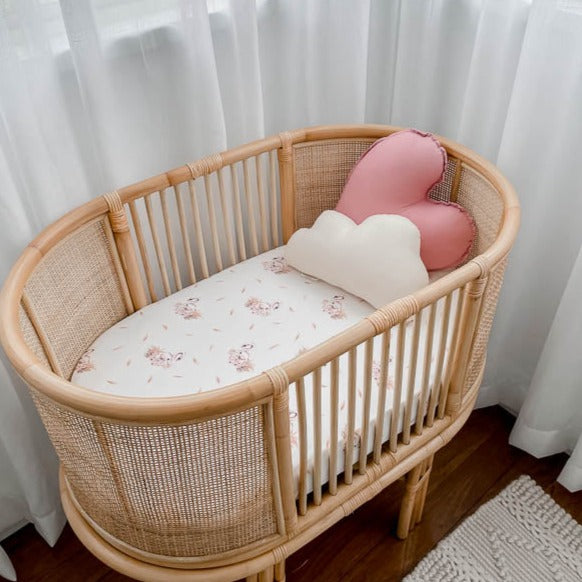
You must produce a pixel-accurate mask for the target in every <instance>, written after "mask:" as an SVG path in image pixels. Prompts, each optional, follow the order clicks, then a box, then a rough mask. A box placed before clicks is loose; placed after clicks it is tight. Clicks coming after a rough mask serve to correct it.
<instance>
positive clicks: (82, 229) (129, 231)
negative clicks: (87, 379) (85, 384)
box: [0, 125, 519, 581]
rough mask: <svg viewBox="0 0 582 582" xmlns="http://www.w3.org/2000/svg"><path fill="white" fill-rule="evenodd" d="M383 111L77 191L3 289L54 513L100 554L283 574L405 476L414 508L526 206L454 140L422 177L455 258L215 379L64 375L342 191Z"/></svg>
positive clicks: (462, 397)
mask: <svg viewBox="0 0 582 582" xmlns="http://www.w3.org/2000/svg"><path fill="white" fill-rule="evenodd" d="M397 129H398V128H393V127H388V126H377V125H365V126H325V127H314V128H308V129H302V130H297V131H292V132H285V133H282V134H280V135H278V136H274V137H271V138H267V139H263V140H260V141H257V142H254V143H251V144H248V145H246V146H243V147H240V148H236V149H233V150H229V151H226V152H223V153H221V154H216V155H213V156H209V157H207V158H204V159H202V160H200V161H198V162H196V163H193V164H188V165H186V166H183V167H180V168H177V169H174V170H171V171H169V172H167V173H165V174H161V175H159V176H156V177H153V178H150V179H148V180H145V181H143V182H139V183H137V184H134V185H132V186H128V187H126V188H122V189H120V190H117V191H115V192H112V193H109V194H106V195H105V196H101V197H99V198H96V199H94V200H92V201H91V202H89V203H87V204H84V205H83V206H81V207H79V208H77V209H76V210H73V211H72V212H70V213H69V214H67V215H66V216H64V217H63V218H61V219H60V220H59V221H57V222H56V223H54V224H53V225H51V226H49V227H48V228H47V229H46V230H45V231H44V232H43V233H41V234H40V235H39V236H38V237H37V238H36V239H35V240H34V241H33V242H32V243H30V245H29V246H28V247H27V248H26V249H25V251H24V253H23V254H22V256H21V257H20V259H19V260H18V262H17V263H16V265H15V266H14V268H13V270H12V272H11V274H10V276H9V277H8V279H7V281H6V284H5V286H4V288H3V291H2V295H1V297H0V321H1V324H0V339H1V342H2V345H3V347H4V349H5V351H6V353H7V355H8V357H9V358H10V360H11V362H12V364H13V365H14V367H15V368H16V370H17V371H18V373H19V374H20V376H21V377H22V378H23V379H24V380H25V381H26V383H27V384H28V386H29V387H30V389H31V393H32V396H33V399H34V401H35V403H36V406H37V408H38V410H39V412H40V415H41V417H42V419H43V422H44V424H45V426H46V428H47V431H48V433H49V435H50V438H51V440H52V442H53V444H54V446H55V448H56V450H57V453H58V455H59V458H60V461H61V496H62V501H63V506H64V508H65V512H66V514H67V517H68V519H69V522H70V524H71V526H72V527H73V529H74V530H75V532H76V534H77V535H78V537H79V538H80V539H81V541H82V542H83V543H84V544H85V545H86V546H87V548H89V550H90V551H91V552H93V553H94V554H95V555H96V556H97V557H98V558H100V559H101V560H102V561H104V562H105V563H107V564H108V565H109V566H111V567H112V568H114V569H116V570H118V571H120V572H122V573H124V574H126V575H128V576H131V577H134V578H136V579H140V580H156V581H157V580H168V581H171V580H200V581H219V580H236V579H238V578H241V577H242V578H244V577H246V578H247V580H257V578H258V580H273V579H275V580H277V581H281V580H284V578H285V572H284V563H285V558H286V557H287V556H288V555H289V554H291V553H292V552H294V551H295V550H297V549H298V548H300V547H301V546H303V545H305V544H306V543H307V542H309V541H310V540H312V539H313V538H315V537H316V536H317V535H318V534H319V533H321V532H322V531H324V530H326V529H327V528H328V527H330V526H331V525H332V524H334V523H335V522H337V521H338V520H340V519H341V518H342V517H343V516H345V515H346V514H349V513H351V512H352V511H354V510H355V509H356V508H357V507H359V506H360V505H362V504H363V503H365V502H366V501H367V500H368V499H370V498H371V497H373V496H374V495H375V494H376V493H378V492H379V491H380V490H382V489H383V488H384V487H386V486H387V485H389V484H390V483H392V482H394V481H395V480H396V479H398V478H400V477H401V476H404V475H407V485H406V490H405V494H404V498H403V500H402V506H401V512H400V518H399V523H398V528H397V534H398V536H399V537H401V538H405V537H406V536H407V534H408V532H409V530H410V529H411V528H412V527H413V526H414V524H415V523H417V522H418V521H419V520H420V518H421V515H422V510H423V505H424V499H425V496H426V491H427V485H428V478H429V476H430V471H431V466H432V459H433V456H434V453H435V452H436V451H437V450H438V449H440V448H441V447H442V446H443V445H444V444H446V443H447V442H448V441H449V440H450V439H451V438H452V437H453V436H454V435H455V434H456V433H457V432H458V430H459V429H460V428H461V426H462V425H463V423H464V422H465V420H466V419H467V417H468V415H469V414H470V412H471V410H472V408H473V405H474V403H475V399H476V396H477V391H478V389H479V385H480V383H481V379H482V374H483V369H484V364H485V355H486V347H487V341H488V336H489V331H490V328H491V323H492V319H493V315H494V312H495V308H496V303H497V296H498V293H499V289H500V286H501V282H502V278H503V271H504V268H505V264H506V258H507V255H508V253H509V250H510V248H511V245H512V243H513V241H514V238H515V235H516V232H517V228H518V223H519V206H518V202H517V199H516V197H515V194H514V191H513V189H512V187H511V185H510V184H509V183H508V182H507V180H506V179H505V178H504V177H503V176H502V175H501V174H500V173H499V172H498V171H497V170H496V169H495V168H494V167H493V166H492V165H491V164H490V163H488V162H487V161H485V160H483V159H482V158H480V157H479V156H477V155H476V154H474V153H473V152H471V151H470V150H468V149H467V148H464V147H462V146H460V145H458V144H455V143H453V142H451V141H449V140H447V139H444V138H439V139H440V141H441V143H442V145H443V146H444V147H445V149H446V150H447V153H448V156H449V161H448V166H447V170H446V174H445V179H444V181H443V182H442V183H441V184H439V185H438V186H437V187H436V188H435V189H433V191H432V192H431V196H432V197H433V198H436V199H441V200H456V201H457V202H458V203H459V204H461V205H462V206H464V207H465V208H466V209H467V210H468V211H469V212H470V213H471V215H472V216H473V218H474V220H475V223H476V226H477V236H476V240H475V243H474V246H473V249H472V252H471V256H470V258H469V260H468V261H467V262H466V263H465V264H464V265H463V266H462V267H460V268H457V269H456V270H454V271H452V272H450V273H447V274H444V275H442V276H441V277H440V278H437V279H436V280H434V281H433V282H432V283H431V284H429V285H428V286H427V287H425V288H423V289H421V290H419V291H418V292H416V293H414V294H413V295H409V296H407V297H404V298H402V299H399V300H397V301H394V302H392V303H390V304H388V305H386V306H384V307H382V308H381V309H378V310H376V311H374V312H372V313H370V314H369V315H367V316H366V317H364V318H362V319H361V320H359V321H358V322H357V323H355V324H354V325H351V326H350V327H349V328H347V329H345V330H344V331H342V332H340V333H339V334H336V335H334V336H333V337H331V338H329V339H327V340H326V341H324V342H322V343H320V344H318V345H316V346H314V347H311V348H310V349H308V350H307V351H305V352H303V353H300V354H299V355H297V356H296V357H293V358H292V359H290V360H288V361H285V362H280V363H279V362H277V365H275V366H274V367H272V368H270V369H268V370H267V371H265V372H263V373H261V374H258V375H255V376H254V377H251V378H249V379H246V380H244V381H241V382H237V383H235V384H231V385H229V386H226V387H222V388H219V389H217V390H210V391H206V392H201V393H198V394H190V395H183V396H173V397H163V396H157V397H153V398H147V397H134V398H129V397H126V396H120V395H116V394H114V393H107V394H103V393H99V392H96V391H93V390H89V389H87V388H82V387H80V386H78V385H75V384H73V383H71V382H70V381H69V380H70V378H71V375H72V373H73V371H74V369H75V366H76V365H77V363H78V361H79V359H80V358H81V357H82V355H83V354H84V353H85V352H86V350H87V348H89V346H90V345H91V344H92V343H93V342H94V341H95V339H96V338H97V337H99V336H100V335H101V334H103V332H105V331H106V330H108V329H109V328H111V327H112V326H114V325H115V324H116V323H118V322H119V321H121V320H122V319H124V318H125V317H127V316H128V315H130V314H132V313H134V312H135V311H139V310H141V309H142V308H144V306H146V305H148V304H150V303H154V302H156V301H158V300H160V299H161V298H163V297H166V296H169V295H170V294H172V293H173V292H175V291H177V290H179V289H182V287H184V286H186V285H190V283H193V282H195V281H196V280H197V279H205V278H207V277H209V276H210V275H212V274H213V273H216V272H220V271H222V270H223V269H229V268H230V267H232V266H233V265H235V264H237V263H239V262H241V261H243V260H245V259H247V258H249V257H252V256H255V255H258V254H260V253H263V252H267V251H269V250H270V249H274V248H276V247H278V246H279V245H281V244H282V243H283V242H285V241H287V240H288V238H289V237H290V235H291V234H292V233H293V232H294V231H295V230H296V229H297V228H301V227H304V226H310V225H311V224H312V223H313V222H314V220H315V218H316V217H317V216H318V215H319V214H320V213H321V212H322V211H323V210H325V209H329V208H333V207H334V206H335V204H336V203H337V200H338V198H339V195H340V192H341V189H342V187H343V184H344V181H345V178H346V176H347V174H348V172H349V170H350V169H351V168H352V166H353V165H354V164H355V162H356V161H357V160H358V158H359V156H360V155H361V154H362V153H363V152H364V151H365V150H366V149H367V148H368V147H369V146H370V145H371V144H372V143H373V142H374V141H375V140H376V139H378V138H380V137H382V136H385V135H387V134H389V133H392V132H394V131H396V130H397ZM437 314H438V317H437ZM437 320H438V323H436V322H437ZM391 343H392V344H396V345H395V346H393V351H392V352H391V350H390V344H391ZM376 345H379V346H381V347H380V348H379V350H380V351H379V352H378V353H379V354H380V356H379V358H380V359H379V362H378V365H377V368H376V369H373V368H374V367H373V355H374V353H375V352H374V349H375V348H374V346H376ZM405 346H406V347H405ZM394 350H395V351H394ZM390 353H393V354H394V357H393V358H390ZM405 353H406V361H408V367H407V368H406V370H405V367H404V366H405V357H404V354H405ZM358 358H359V359H358ZM360 362H364V365H363V366H361V365H360V366H359V367H358V363H360ZM340 368H341V369H343V370H346V373H345V374H340ZM389 370H391V371H390V374H392V376H391V377H392V378H393V379H394V386H393V388H392V389H391V390H386V389H378V390H377V391H376V392H374V398H372V385H373V381H374V380H373V376H374V373H376V374H377V376H378V378H379V384H378V385H379V386H385V385H386V381H387V378H388V374H389ZM403 376H406V377H405V378H403ZM322 378H323V380H322ZM306 379H308V380H309V383H310V386H311V391H310V393H309V394H310V403H309V404H310V406H306V402H305V400H306ZM326 379H327V380H326ZM340 384H341V385H340ZM403 387H405V388H404V389H403ZM356 390H361V393H362V394H361V396H362V398H361V401H362V404H361V405H360V408H359V409H358V415H357V416H358V419H356V404H355V402H356V397H355V393H356ZM113 392H114V390H113ZM324 392H326V400H325V402H326V406H329V407H330V408H329V421H328V422H329V426H330V427H331V428H330V432H329V442H326V443H323V442H322V426H321V425H322V423H321V414H322V412H321V410H322V404H321V403H322V394H323V393H324ZM339 394H346V395H347V397H346V400H345V402H344V404H345V407H346V412H345V414H346V418H347V425H346V434H345V435H344V436H343V437H342V436H341V434H339V433H340V430H339V428H340V427H338V417H339V406H340V401H339V400H340V399H339ZM290 395H291V396H292V398H293V401H294V402H295V403H296V404H295V405H294V407H296V408H297V410H296V411H294V413H295V419H294V422H295V423H296V426H297V427H298V434H297V443H296V446H297V455H298V461H297V467H296V468H297V470H296V471H295V474H294V469H293V460H292V450H291V434H290V423H291V421H290V410H289V400H290ZM311 399H312V402H311ZM387 399H388V400H390V407H388V408H387V402H386V400H387ZM387 410H388V412H386V411H387ZM307 415H309V416H310V421H311V425H312V427H311V428H310V432H309V438H308V430H307V425H308V423H307ZM396 415H397V416H396ZM399 423H400V425H399ZM358 427H359V430H358ZM386 427H388V429H387V431H385V429H386ZM358 443H360V444H361V443H370V447H369V449H368V448H367V447H366V446H358ZM368 452H369V453H370V454H368ZM338 458H340V459H341V461H342V462H341V468H343V472H341V471H340V470H338ZM308 459H309V460H310V461H309V462H308ZM311 460H313V461H311ZM309 463H311V464H309ZM322 463H323V464H324V465H325V469H326V470H325V473H326V475H327V479H326V478H325V476H322V470H321V467H322ZM341 468H340V469H341ZM338 472H340V473H341V474H340V475H339V477H338V476H337V474H338Z"/></svg>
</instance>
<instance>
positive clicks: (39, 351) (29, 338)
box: [18, 305, 50, 368]
mask: <svg viewBox="0 0 582 582" xmlns="http://www.w3.org/2000/svg"><path fill="white" fill-rule="evenodd" d="M18 315H19V321H20V329H21V330H22V335H23V336H24V342H25V343H26V345H27V346H28V347H29V348H30V350H31V351H32V352H33V353H34V354H35V355H36V357H37V358H38V359H39V360H40V361H41V362H42V363H43V364H45V365H46V367H47V368H50V364H49V361H48V359H47V357H46V353H45V351H44V349H43V347H42V343H41V341H40V339H39V337H38V334H37V333H36V331H35V329H34V327H33V325H32V323H31V322H30V319H29V318H28V315H26V311H24V308H23V307H22V305H21V306H20V308H19V310H18Z"/></svg>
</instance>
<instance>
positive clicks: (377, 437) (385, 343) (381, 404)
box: [374, 330, 390, 464]
mask: <svg viewBox="0 0 582 582" xmlns="http://www.w3.org/2000/svg"><path fill="white" fill-rule="evenodd" d="M381 349H382V356H381V360H380V380H379V386H378V407H377V409H376V424H375V432H374V463H376V464H379V463H380V455H381V453H382V438H383V434H384V417H385V415H386V392H387V391H388V368H389V366H390V330H387V331H385V332H384V333H383V334H382V347H381Z"/></svg>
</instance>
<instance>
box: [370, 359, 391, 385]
mask: <svg viewBox="0 0 582 582" xmlns="http://www.w3.org/2000/svg"><path fill="white" fill-rule="evenodd" d="M381 371H382V368H381V366H380V364H379V363H378V362H377V361H376V360H374V361H373V362H372V378H374V382H376V386H378V388H380V373H381ZM386 388H388V389H390V388H392V379H391V378H390V376H388V377H387V378H386Z"/></svg>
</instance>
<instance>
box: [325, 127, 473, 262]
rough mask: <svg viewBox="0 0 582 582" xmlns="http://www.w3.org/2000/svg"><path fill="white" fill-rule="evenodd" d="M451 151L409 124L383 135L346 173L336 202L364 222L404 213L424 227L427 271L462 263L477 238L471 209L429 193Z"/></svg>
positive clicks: (422, 248) (341, 209)
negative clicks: (386, 215) (377, 215)
mask: <svg viewBox="0 0 582 582" xmlns="http://www.w3.org/2000/svg"><path fill="white" fill-rule="evenodd" d="M446 166H447V153H446V152H445V150H444V148H442V147H441V145H440V144H439V143H438V141H437V140H436V139H435V138H434V137H433V136H432V135H431V134H429V133H421V132H420V131H417V130H414V129H407V130H405V131H399V132H397V133H393V134H391V135H389V136H388V137H384V138H382V139H379V140H378V141H377V142H376V143H374V144H373V145H372V147H371V148H370V149H369V150H368V151H367V152H366V153H365V154H364V155H363V156H362V157H361V158H360V160H359V161H358V163H357V164H356V165H355V166H354V168H353V170H352V172H351V173H350V175H349V176H348V179H347V181H346V185H345V186H344V189H343V192H342V195H341V197H340V200H339V202H338V205H337V206H336V210H337V211H338V212H342V213H343V214H345V215H346V216H349V217H350V218H351V219H352V220H353V221H354V222H355V223H356V224H360V223H361V222H362V221H363V220H365V219H366V218H367V217H368V216H371V215H373V214H400V215H401V216H405V217H406V218H408V219H409V220H411V221H412V222H413V223H414V224H415V225H416V226H417V227H418V230H420V240H421V243H420V256H421V258H422V260H423V262H424V264H425V266H426V268H427V269H428V270H429V271H432V270H436V269H449V268H452V267H456V266H458V265H459V264H461V263H462V262H463V261H464V260H465V259H466V258H467V255H468V254H469V251H470V249H471V244H472V242H473V239H474V238H475V224H474V222H473V219H472V218H471V216H470V215H469V213H468V212H467V211H466V210H465V209H464V208H463V207H461V206H459V205H458V204H455V203H453V202H441V201H437V200H432V199H430V198H428V194H429V192H430V190H431V189H432V188H433V186H435V185H436V184H438V183H439V182H440V181H441V180H442V178H443V176H444V173H445V168H446Z"/></svg>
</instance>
